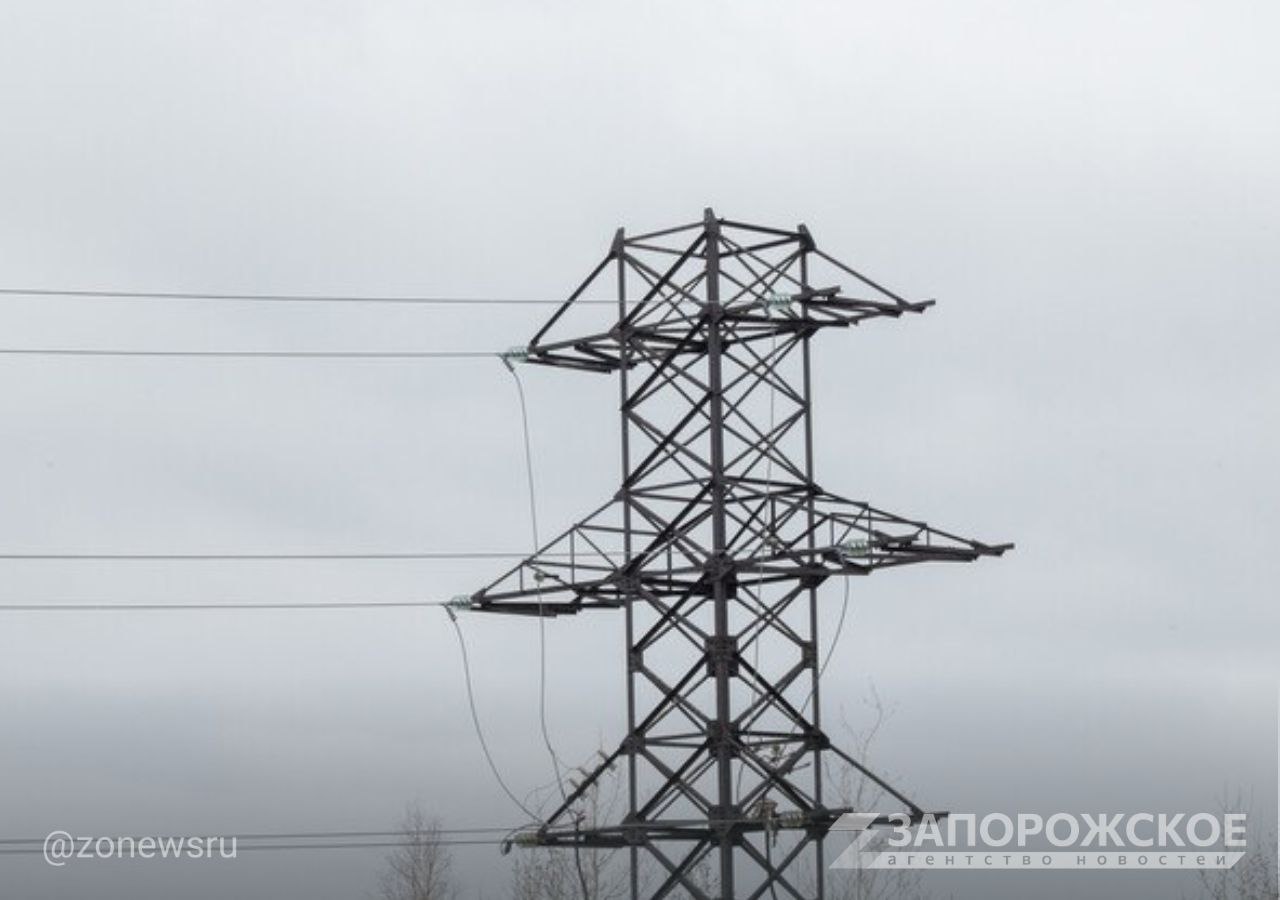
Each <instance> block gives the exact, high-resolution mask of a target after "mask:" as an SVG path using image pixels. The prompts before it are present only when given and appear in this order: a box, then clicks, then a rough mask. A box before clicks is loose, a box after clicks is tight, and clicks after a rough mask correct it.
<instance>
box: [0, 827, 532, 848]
mask: <svg viewBox="0 0 1280 900" xmlns="http://www.w3.org/2000/svg"><path fill="white" fill-rule="evenodd" d="M512 830H513V829H512V827H511V826H509V825H508V826H502V827H498V826H483V827H480V826H478V827H474V828H431V829H429V830H428V833H429V834H448V835H452V834H464V835H476V834H501V835H507V834H510V833H511V832H512ZM197 833H198V834H201V835H207V834H208V833H209V832H208V830H207V829H206V830H204V831H200V832H194V831H193V832H191V833H190V834H192V835H194V834H197ZM408 835H409V832H406V831H405V830H404V829H400V830H399V831H256V832H234V833H226V834H220V835H214V836H215V837H222V838H228V839H229V838H235V839H236V840H240V841H267V840H312V839H314V840H331V839H337V838H377V837H406V836H408ZM145 836H146V837H151V838H153V839H155V840H162V841H167V840H180V839H181V838H182V837H183V836H181V835H145ZM121 837H123V838H130V837H131V838H132V839H133V840H137V839H138V837H139V836H138V835H122V836H121ZM46 840H48V836H47V835H46V836H45V837H32V838H15V837H6V838H0V846H15V845H22V844H43V843H44V842H45V841H46Z"/></svg>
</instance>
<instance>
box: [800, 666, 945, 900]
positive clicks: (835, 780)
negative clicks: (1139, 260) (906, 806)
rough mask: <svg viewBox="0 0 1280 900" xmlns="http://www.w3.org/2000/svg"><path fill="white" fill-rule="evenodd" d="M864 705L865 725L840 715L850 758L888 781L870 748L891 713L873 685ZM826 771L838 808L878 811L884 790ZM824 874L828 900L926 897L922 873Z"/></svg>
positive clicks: (850, 772) (842, 768) (840, 770)
mask: <svg viewBox="0 0 1280 900" xmlns="http://www.w3.org/2000/svg"><path fill="white" fill-rule="evenodd" d="M865 704H866V706H867V708H868V710H869V716H868V720H867V724H866V725H865V726H864V727H862V728H854V727H853V726H852V725H851V724H850V723H849V721H848V719H847V718H845V717H844V716H843V715H842V716H841V719H842V721H843V725H844V731H845V732H846V733H847V735H848V743H849V746H850V748H851V750H852V751H853V753H852V755H853V757H854V758H855V759H859V760H861V761H862V762H863V764H864V765H866V766H867V767H868V768H870V769H872V770H873V771H876V772H877V773H878V774H880V775H882V776H885V777H886V778H888V777H889V773H887V772H884V771H883V770H881V769H879V768H878V767H877V766H876V765H875V763H874V760H873V758H872V757H873V753H872V748H873V746H874V745H875V742H876V738H877V737H878V736H879V734H880V731H881V729H882V728H883V727H884V725H885V722H887V721H888V719H889V717H890V716H891V714H892V713H891V711H890V710H888V709H886V707H885V705H884V702H883V701H882V700H881V699H880V694H879V693H878V692H877V691H876V689H875V685H872V686H871V687H870V688H869V689H868V694H867V698H866V701H865ZM826 771H827V774H828V778H829V779H830V781H829V783H830V785H831V788H832V791H833V793H834V794H835V797H836V800H837V802H838V803H839V805H841V806H846V807H849V808H850V809H854V810H858V811H861V812H873V811H878V810H879V809H880V808H881V806H882V805H883V802H884V800H885V797H886V794H885V792H884V789H883V788H881V787H880V786H879V785H877V784H876V783H875V782H873V781H871V780H870V779H869V778H867V777H866V776H865V775H863V774H862V773H861V772H859V771H858V770H857V769H855V768H853V767H852V766H849V765H847V764H843V763H839V764H829V767H828V768H827V769H826ZM889 780H892V779H891V778H890V779H889ZM843 849H844V848H839V850H843ZM839 850H838V851H837V852H839ZM824 874H825V876H826V879H827V883H826V889H827V890H826V895H827V897H829V898H831V900H925V898H927V897H928V896H929V894H928V892H927V891H926V890H925V889H924V886H923V876H922V873H920V872H918V871H914V870H909V869H861V868H859V869H849V870H841V871H837V872H826V873H824Z"/></svg>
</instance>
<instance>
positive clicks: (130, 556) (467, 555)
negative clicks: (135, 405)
mask: <svg viewBox="0 0 1280 900" xmlns="http://www.w3.org/2000/svg"><path fill="white" fill-rule="evenodd" d="M542 555H543V556H568V555H569V554H568V553H567V552H566V553H557V554H542ZM528 557H529V554H528V553H516V552H511V551H502V550H492V551H490V550H479V551H461V552H456V553H454V552H439V553H437V552H424V553H412V552H410V553H0V560H15V561H37V562H42V561H61V562H273V561H286V562H289V561H309V560H464V559H527V558H528Z"/></svg>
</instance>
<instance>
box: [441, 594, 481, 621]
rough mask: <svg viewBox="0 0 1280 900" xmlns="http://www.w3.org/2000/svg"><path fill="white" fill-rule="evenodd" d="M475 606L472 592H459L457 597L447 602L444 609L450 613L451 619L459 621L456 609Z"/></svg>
mask: <svg viewBox="0 0 1280 900" xmlns="http://www.w3.org/2000/svg"><path fill="white" fill-rule="evenodd" d="M474 606H475V604H474V602H473V601H472V599H471V595H470V594H458V595H457V596H456V597H454V598H453V599H451V600H449V601H448V602H446V603H445V605H444V611H445V612H447V613H448V614H449V618H450V619H453V620H454V621H455V622H456V621H458V616H457V614H456V613H455V612H454V610H455V609H471V608H473V607H474Z"/></svg>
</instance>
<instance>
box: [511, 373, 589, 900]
mask: <svg viewBox="0 0 1280 900" xmlns="http://www.w3.org/2000/svg"><path fill="white" fill-rule="evenodd" d="M501 359H502V364H503V365H504V366H506V368H507V371H508V372H510V373H511V377H512V378H514V379H515V382H516V394H517V396H518V397H519V398H520V425H521V430H522V432H523V436H524V462H525V473H526V475H527V477H528V483H529V526H530V529H531V531H532V535H533V552H534V554H537V552H538V550H539V549H540V547H541V541H540V539H539V537H538V494H537V488H536V487H535V481H534V477H533V441H532V440H531V438H530V429H529V405H528V401H527V399H526V397H525V393H524V381H523V379H521V377H520V373H519V372H518V371H516V367H515V364H514V363H513V362H512V357H511V356H509V355H503V356H502V357H501ZM535 577H536V576H535ZM537 597H538V720H539V724H540V726H541V728H542V742H543V744H544V745H545V746H546V748H547V755H548V756H549V757H550V759H551V769H552V771H553V772H554V773H555V776H556V788H557V789H558V790H559V791H560V799H561V800H562V801H564V802H566V803H567V802H568V800H569V793H568V791H566V790H565V787H564V778H563V776H562V774H561V763H560V757H559V754H557V753H556V748H555V745H554V744H553V743H552V741H551V729H550V728H549V727H548V726H547V617H546V616H545V615H543V603H542V590H541V588H540V587H539V588H538V590H537ZM571 812H572V811H571ZM574 815H575V818H574V826H573V827H574V832H575V834H576V833H577V831H578V828H579V825H580V824H581V823H580V820H579V819H578V818H577V815H576V813H575V814H574ZM573 864H574V868H575V869H576V870H577V874H578V886H579V888H581V890H582V900H590V893H591V892H590V891H589V890H588V887H587V876H586V873H585V872H584V871H583V868H582V852H581V850H580V849H579V847H578V845H577V842H575V843H574V846H573Z"/></svg>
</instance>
